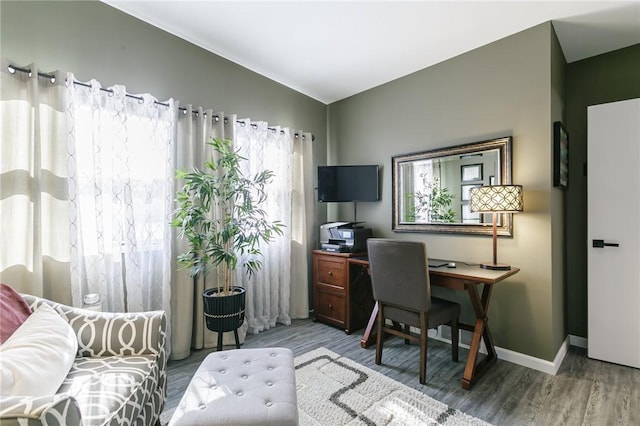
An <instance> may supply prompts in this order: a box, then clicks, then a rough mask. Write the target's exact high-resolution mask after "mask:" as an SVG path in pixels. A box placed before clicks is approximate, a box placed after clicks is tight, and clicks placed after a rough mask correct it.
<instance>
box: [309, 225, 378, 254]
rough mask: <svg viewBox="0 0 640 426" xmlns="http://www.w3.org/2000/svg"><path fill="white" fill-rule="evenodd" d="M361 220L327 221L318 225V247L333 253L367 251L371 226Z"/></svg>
mask: <svg viewBox="0 0 640 426" xmlns="http://www.w3.org/2000/svg"><path fill="white" fill-rule="evenodd" d="M361 223H363V222H329V223H325V224H323V225H321V226H320V248H321V249H322V250H324V251H330V252H335V253H357V252H365V251H367V238H370V237H371V236H372V231H371V228H365V227H363V226H362V225H360V224H361Z"/></svg>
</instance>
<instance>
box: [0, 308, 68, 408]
mask: <svg viewBox="0 0 640 426" xmlns="http://www.w3.org/2000/svg"><path fill="white" fill-rule="evenodd" d="M77 351H78V340H77V338H76V335H75V333H74V332H73V329H72V328H71V326H70V325H69V323H67V321H66V320H65V319H64V318H62V317H61V316H60V315H59V314H58V313H57V312H56V311H55V310H54V309H53V308H52V307H51V306H49V305H47V304H42V305H40V307H38V309H37V310H36V311H35V312H33V313H32V314H31V315H29V318H27V319H26V321H25V322H23V323H22V325H20V327H18V329H17V330H16V331H15V332H14V333H13V334H12V335H11V337H9V338H8V339H7V340H6V341H5V342H4V343H3V344H2V345H0V375H1V376H0V395H2V396H17V395H27V396H46V395H54V394H55V393H56V391H57V390H58V388H60V385H61V384H62V382H63V381H64V379H65V377H67V374H68V373H69V370H71V366H72V364H73V360H74V359H75V356H76V352H77Z"/></svg>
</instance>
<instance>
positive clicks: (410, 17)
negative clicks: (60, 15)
mask: <svg viewBox="0 0 640 426" xmlns="http://www.w3.org/2000/svg"><path fill="white" fill-rule="evenodd" d="M103 1H104V2H105V3H107V4H109V5H111V6H113V7H115V8H118V9H120V10H122V11H123V12H125V13H127V14H130V15H132V16H135V17H137V18H138V19H141V20H142V21H145V22H147V23H149V24H151V25H154V26H156V27H158V28H161V29H163V30H165V31H168V32H170V33H172V34H174V35H176V36H178V37H181V38H183V39H185V40H187V41H190V42H192V43H194V44H196V45H198V46H200V47H202V48H204V49H207V50H209V51H211V52H213V53H215V54H217V55H219V56H222V57H224V58H227V59H229V60H231V61H233V62H235V63H238V64H240V65H242V66H244V67H246V68H248V69H251V70H253V71H255V72H257V73H259V74H262V75H264V76H266V77H268V78H270V79H272V80H275V81H278V82H280V83H282V84H284V85H286V86H288V87H290V88H292V89H294V90H297V91H299V92H301V93H304V94H306V95H308V96H310V97H312V98H315V99H317V100H319V101H321V102H324V103H327V104H329V103H331V102H335V101H338V100H340V99H344V98H346V97H349V96H351V95H354V94H357V93H359V92H362V91H364V90H367V89H370V88H372V87H375V86H378V85H380V84H383V83H386V82H388V81H391V80H394V79H397V78H400V77H402V76H405V75H407V74H410V73H412V72H415V71H418V70H420V69H423V68H426V67H429V66H431V65H434V64H436V63H438V62H442V61H444V60H447V59H449V58H452V57H454V56H457V55H460V54H462V53H464V52H468V51H470V50H473V49H475V48H477V47H480V46H483V45H485V44H488V43H491V42H493V41H496V40H499V39H501V38H504V37H507V36H509V35H512V34H515V33H517V32H519V31H522V30H525V29H527V28H530V27H533V26H535V25H538V24H540V23H543V22H547V21H552V22H553V25H554V28H555V30H556V33H557V35H558V39H559V41H560V45H561V46H562V50H563V52H564V55H565V58H566V60H567V61H568V62H574V61H577V60H580V59H584V58H588V57H591V56H595V55H599V54H602V53H605V52H609V51H612V50H616V49H620V48H623V47H626V46H630V45H633V44H637V43H640V1H637V0H636V1H578V0H576V1H513V0H512V1H482V0H475V1H358V0H337V1H164V0H162V1H159V0H157V1H153V0H151V1H149V0H147V1H119V0H103Z"/></svg>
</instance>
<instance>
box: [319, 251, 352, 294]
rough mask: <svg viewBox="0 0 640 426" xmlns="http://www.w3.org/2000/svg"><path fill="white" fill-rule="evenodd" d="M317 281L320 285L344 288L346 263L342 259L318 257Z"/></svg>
mask: <svg viewBox="0 0 640 426" xmlns="http://www.w3.org/2000/svg"><path fill="white" fill-rule="evenodd" d="M317 268H318V269H317V271H316V274H317V279H318V282H320V283H326V284H331V285H335V286H338V287H342V288H344V287H345V282H346V279H347V262H345V261H344V260H343V259H332V258H328V257H320V258H318V261H317Z"/></svg>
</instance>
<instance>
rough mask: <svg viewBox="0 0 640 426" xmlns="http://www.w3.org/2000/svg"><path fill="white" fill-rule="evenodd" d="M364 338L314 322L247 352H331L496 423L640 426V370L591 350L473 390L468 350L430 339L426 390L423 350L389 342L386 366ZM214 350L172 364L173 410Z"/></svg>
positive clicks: (261, 338) (491, 378) (517, 370)
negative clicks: (596, 356)
mask: <svg viewBox="0 0 640 426" xmlns="http://www.w3.org/2000/svg"><path fill="white" fill-rule="evenodd" d="M361 337H362V330H359V331H357V332H355V333H353V334H351V335H346V334H345V333H344V332H343V331H341V330H338V329H336V328H333V327H331V326H328V325H325V324H321V323H316V322H313V321H312V320H295V321H294V322H293V324H292V325H291V326H289V327H286V326H281V325H279V326H277V327H275V328H273V329H271V330H268V331H265V332H262V333H260V334H258V335H248V336H247V337H246V340H245V343H244V345H243V347H244V348H259V347H269V346H280V347H287V348H291V350H292V351H293V352H294V355H295V356H297V355H300V354H303V353H305V352H307V351H309V350H311V349H315V348H317V347H322V346H324V347H325V348H327V349H329V350H332V351H333V352H336V353H339V354H341V355H343V356H346V357H348V358H350V359H352V360H354V361H357V362H359V363H360V364H362V365H365V366H367V367H369V368H371V369H373V370H376V371H378V372H380V373H382V374H385V375H386V376H388V377H391V378H393V379H395V380H397V381H399V382H402V383H404V384H405V385H407V386H410V387H412V388H415V389H417V390H419V391H421V392H423V393H425V394H427V395H429V396H431V397H433V398H435V399H437V400H439V401H441V402H443V403H445V404H447V405H449V406H450V407H453V408H456V409H458V410H461V411H463V412H465V413H467V414H470V415H472V416H475V417H478V418H480V419H482V420H485V421H487V422H489V423H492V424H494V425H545V426H546V425H598V426H601V425H602V426H604V425H640V370H638V369H634V368H631V367H623V366H619V365H615V364H610V363H606V362H601V361H595V360H591V359H589V358H587V356H586V352H585V351H584V350H583V349H579V348H574V347H572V348H571V349H570V350H569V353H568V354H567V356H566V358H565V360H564V362H563V364H562V366H561V368H560V371H559V372H558V374H557V375H556V376H553V375H549V374H546V373H541V372H539V371H536V370H532V369H529V368H526V367H521V366H519V365H516V364H512V363H509V362H506V361H502V360H498V362H497V363H496V364H495V365H494V366H493V368H492V369H491V370H490V371H489V372H488V373H487V374H486V375H485V376H484V377H482V379H480V381H479V382H478V383H477V384H476V385H475V386H474V387H473V388H472V389H471V390H470V391H465V390H463V389H462V388H461V387H460V378H461V377H462V373H463V369H464V362H465V361H466V357H467V351H466V350H465V349H462V348H461V349H460V361H459V362H458V363H453V362H452V361H451V351H450V346H449V345H447V344H445V343H442V342H439V341H436V340H433V339H430V340H429V349H428V360H427V384H426V385H424V386H423V385H420V383H419V382H418V359H419V358H418V357H419V349H418V347H417V346H416V345H411V346H406V345H404V343H403V340H401V339H400V338H390V339H388V340H387V341H385V347H384V352H383V354H382V365H380V366H378V365H375V363H374V355H375V348H374V347H371V348H368V349H362V348H361V347H360V338H361ZM230 348H232V347H230ZM209 352H210V350H200V351H194V352H193V353H192V354H191V356H190V357H189V358H187V359H185V360H181V361H170V362H169V365H168V398H167V407H166V409H167V410H168V409H172V408H175V406H176V405H177V404H178V402H179V401H180V398H181V396H182V394H183V392H184V390H185V389H186V387H187V385H188V384H189V380H190V379H191V376H192V375H193V373H194V371H195V370H196V368H197V367H198V365H199V364H200V362H201V361H202V359H203V358H204V357H205V356H206V355H207V354H208V353H209ZM328 426H329V425H328ZM330 426H335V425H330Z"/></svg>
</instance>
